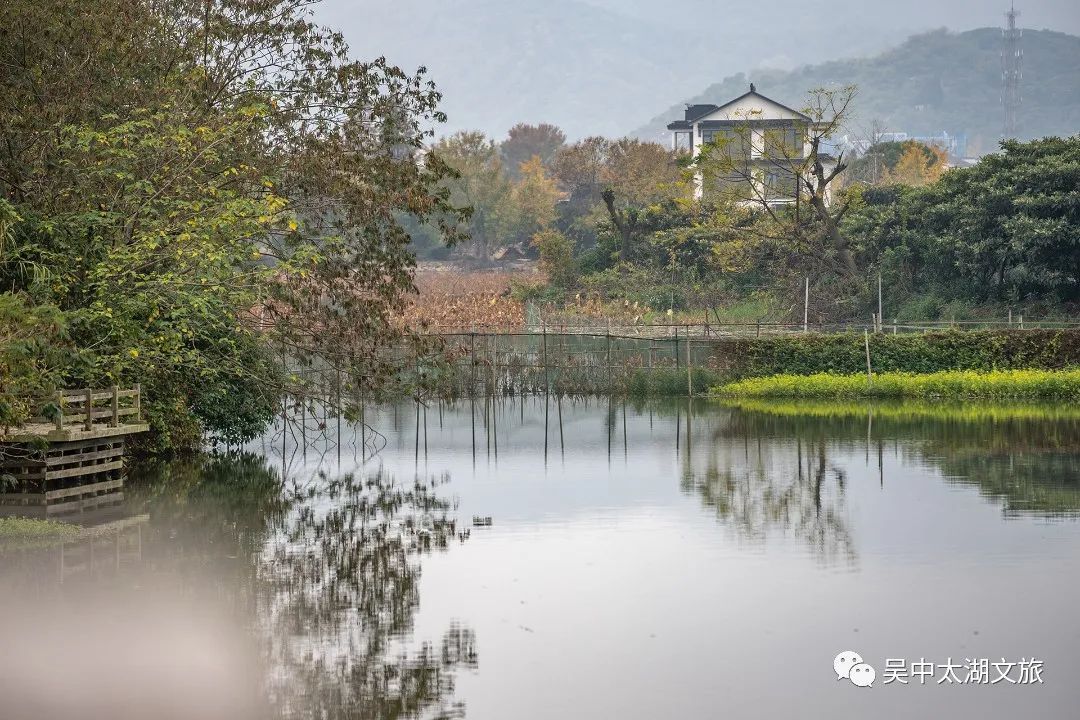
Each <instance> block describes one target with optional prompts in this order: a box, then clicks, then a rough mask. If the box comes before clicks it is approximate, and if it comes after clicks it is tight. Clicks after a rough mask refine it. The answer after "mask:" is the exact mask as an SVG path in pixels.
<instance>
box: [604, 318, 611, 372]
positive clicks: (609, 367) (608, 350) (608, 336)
mask: <svg viewBox="0 0 1080 720" xmlns="http://www.w3.org/2000/svg"><path fill="white" fill-rule="evenodd" d="M604 337H606V338H607V371H608V373H610V372H611V318H607V329H606V330H605V331H604Z"/></svg>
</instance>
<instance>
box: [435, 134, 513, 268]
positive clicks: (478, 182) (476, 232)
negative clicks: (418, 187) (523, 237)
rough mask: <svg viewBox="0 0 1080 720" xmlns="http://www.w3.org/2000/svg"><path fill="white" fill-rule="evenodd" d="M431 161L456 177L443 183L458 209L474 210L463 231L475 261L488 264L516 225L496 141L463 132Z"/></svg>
mask: <svg viewBox="0 0 1080 720" xmlns="http://www.w3.org/2000/svg"><path fill="white" fill-rule="evenodd" d="M429 157H432V158H438V159H439V160H440V161H441V162H445V163H446V165H447V166H448V167H450V168H452V169H453V170H454V172H455V177H453V178H448V179H446V180H445V181H444V185H445V187H447V188H448V190H449V192H450V199H451V201H452V202H453V203H454V204H455V205H460V206H465V207H469V208H471V215H470V216H469V217H468V218H464V219H463V220H462V222H461V224H460V230H461V232H462V233H463V234H464V235H466V236H467V237H468V238H469V239H470V246H471V248H472V254H473V257H475V258H477V259H482V260H487V259H488V258H490V257H491V254H492V253H493V252H494V251H495V249H496V248H498V247H499V245H500V244H502V243H503V242H504V241H505V239H506V237H507V235H508V234H509V233H510V232H511V229H512V227H513V226H514V223H515V221H516V218H515V215H516V213H515V210H514V207H513V198H512V192H513V185H512V184H511V182H510V179H509V178H508V177H507V175H506V172H505V170H504V168H503V164H502V160H501V159H500V158H499V154H498V150H497V148H496V147H495V143H494V141H492V140H490V139H489V138H488V137H487V136H486V135H484V134H483V133H482V132H478V131H461V132H457V133H455V134H453V135H451V136H450V137H448V138H444V139H442V140H440V141H439V142H438V143H437V144H436V145H435V147H433V148H432V151H431V154H430V156H429Z"/></svg>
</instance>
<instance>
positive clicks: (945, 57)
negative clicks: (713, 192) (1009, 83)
mask: <svg viewBox="0 0 1080 720" xmlns="http://www.w3.org/2000/svg"><path fill="white" fill-rule="evenodd" d="M1021 44H1022V48H1023V52H1024V60H1023V82H1022V85H1021V90H1022V96H1023V103H1022V105H1021V108H1020V112H1019V114H1018V116H1019V128H1018V134H1019V137H1020V138H1021V139H1028V138H1035V137H1042V136H1046V135H1073V134H1076V133H1078V132H1080V72H1077V69H1078V68H1080V37H1076V36H1073V35H1067V34H1065V33H1060V32H1054V31H1050V30H1027V29H1025V30H1024V35H1023V39H1022V41H1021ZM751 81H753V82H755V83H756V84H757V87H758V90H759V91H760V92H762V93H764V94H765V95H767V96H769V97H772V98H775V99H776V100H779V101H780V102H784V103H786V104H789V105H792V106H799V105H801V99H802V98H803V97H805V95H806V92H807V90H809V89H811V88H814V87H822V86H830V85H846V84H851V83H854V84H855V85H857V86H858V87H859V97H858V99H857V100H856V108H855V109H856V113H857V116H858V119H857V121H856V122H855V123H854V125H855V126H856V127H853V128H852V130H853V131H854V132H856V133H858V132H859V128H860V127H862V128H865V127H867V126H868V125H869V124H870V123H871V122H872V121H880V122H881V123H883V124H884V125H885V126H886V127H887V128H888V129H889V130H890V131H899V132H907V133H909V134H911V135H937V134H940V133H941V132H942V131H943V130H944V131H947V132H949V133H950V134H954V135H955V134H966V135H967V139H968V149H967V154H968V155H978V154H981V153H985V152H989V151H991V150H993V149H994V147H995V146H996V143H997V140H998V138H999V137H1000V136H1001V132H1002V118H1003V111H1002V107H1001V102H1000V97H1001V31H1000V30H999V29H997V28H981V29H978V30H969V31H966V32H960V33H952V32H948V31H946V30H937V31H934V32H929V33H924V34H921V35H916V36H913V37H911V38H909V39H908V40H907V41H906V42H904V43H903V44H901V45H900V46H899V47H896V48H894V49H892V50H889V51H887V52H884V53H881V54H880V55H876V56H874V57H869V58H855V59H848V60H837V61H832V62H825V63H820V64H816V65H807V66H804V67H800V68H797V69H795V70H791V71H779V70H759V71H754V72H751V73H749V74H747V73H739V74H736V75H731V76H729V77H726V78H725V79H724V80H723V81H721V82H719V83H716V84H714V85H711V86H709V87H708V88H707V89H706V90H705V91H704V92H702V93H700V94H698V95H694V96H688V97H687V98H686V100H685V103H720V102H723V101H725V100H729V99H731V98H734V97H736V96H738V95H741V94H742V93H744V92H746V88H747V84H748V83H749V82H751ZM682 114H683V104H682V103H680V104H678V105H674V106H672V107H671V108H669V109H668V110H666V111H664V112H663V113H661V114H659V115H657V116H656V117H654V118H653V119H652V120H650V121H649V122H648V123H647V124H645V125H643V126H642V127H640V128H638V130H636V131H635V134H636V135H638V136H640V137H643V138H648V139H661V138H663V137H664V136H665V133H666V131H665V130H664V128H665V126H666V125H667V123H669V122H671V120H673V119H676V118H679V117H682Z"/></svg>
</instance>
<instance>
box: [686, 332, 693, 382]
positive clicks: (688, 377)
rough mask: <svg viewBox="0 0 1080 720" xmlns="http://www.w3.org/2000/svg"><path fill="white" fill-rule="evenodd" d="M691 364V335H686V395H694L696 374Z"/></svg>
mask: <svg viewBox="0 0 1080 720" xmlns="http://www.w3.org/2000/svg"><path fill="white" fill-rule="evenodd" d="M692 367H693V365H692V363H691V362H690V333H687V334H686V394H687V395H690V396H692V395H693V394H694V373H693V369H692Z"/></svg>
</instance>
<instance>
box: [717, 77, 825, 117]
mask: <svg viewBox="0 0 1080 720" xmlns="http://www.w3.org/2000/svg"><path fill="white" fill-rule="evenodd" d="M751 95H753V96H755V97H760V98H761V99H762V100H767V101H769V103H772V104H773V105H775V106H778V107H779V108H781V109H782V110H787V111H788V112H792V113H794V114H797V116H798V117H799V118H802V119H804V120H806V121H807V122H812V120H811V119H810V118H809V117H808V116H806V114H804V113H801V112H799V111H798V110H796V109H795V108H789V107H787V106H786V105H784V104H783V103H778V101H777V100H774V99H772V98H771V97H766V96H765V95H762V94H761V93H759V92H757V89H756V87H755V86H754V83H751V84H750V90H748V91H747V92H745V93H743V94H742V95H740V96H739V97H737V98H734V99H732V100H728V101H727V103H725V104H724V105H721V106H719V107H718V108H716V109H715V110H713V111H712V112H716V111H718V110H723V109H724V108H726V107H728V106H731V105H734V104H735V103H739V101H740V100H742V99H744V98H747V97H750V96H751Z"/></svg>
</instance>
